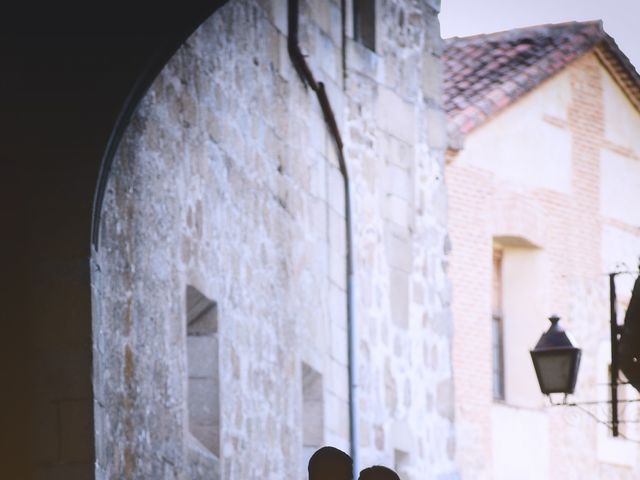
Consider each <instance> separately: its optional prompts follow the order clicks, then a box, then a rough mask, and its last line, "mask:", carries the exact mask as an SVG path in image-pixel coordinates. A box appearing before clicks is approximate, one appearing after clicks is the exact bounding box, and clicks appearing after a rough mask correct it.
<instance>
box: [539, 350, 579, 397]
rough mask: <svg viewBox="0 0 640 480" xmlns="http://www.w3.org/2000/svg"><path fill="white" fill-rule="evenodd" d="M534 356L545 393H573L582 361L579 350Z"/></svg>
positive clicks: (541, 388) (547, 352) (558, 351)
mask: <svg viewBox="0 0 640 480" xmlns="http://www.w3.org/2000/svg"><path fill="white" fill-rule="evenodd" d="M532 356H533V360H534V364H535V367H536V373H537V375H538V381H539V382H540V390H542V392H543V393H545V394H549V393H573V390H574V388H575V383H576V376H577V373H578V368H577V367H578V362H579V361H580V351H579V350H578V349H573V348H572V349H558V350H556V351H549V350H547V351H545V352H537V354H535V353H534V354H533V355H532Z"/></svg>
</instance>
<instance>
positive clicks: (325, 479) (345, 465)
mask: <svg viewBox="0 0 640 480" xmlns="http://www.w3.org/2000/svg"><path fill="white" fill-rule="evenodd" d="M381 478H382V477H381ZM309 480H353V461H352V460H351V457H350V456H349V455H347V454H346V453H344V452H343V451H342V450H339V449H337V448H335V447H322V448H321V449H319V450H318V451H316V452H315V453H314V454H313V455H311V458H310V459H309Z"/></svg>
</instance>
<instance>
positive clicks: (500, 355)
mask: <svg viewBox="0 0 640 480" xmlns="http://www.w3.org/2000/svg"><path fill="white" fill-rule="evenodd" d="M491 303H492V310H493V315H492V318H491V356H492V367H493V368H492V376H493V399H494V400H504V399H505V385H504V383H505V382H504V325H503V321H502V317H503V314H502V252H501V251H500V250H494V251H493V292H492V302H491Z"/></svg>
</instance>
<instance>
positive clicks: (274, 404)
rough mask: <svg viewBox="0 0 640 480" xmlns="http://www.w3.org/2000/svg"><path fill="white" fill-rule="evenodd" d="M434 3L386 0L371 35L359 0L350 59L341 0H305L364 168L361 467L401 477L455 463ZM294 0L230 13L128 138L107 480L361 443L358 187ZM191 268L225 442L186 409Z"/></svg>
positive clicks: (104, 346)
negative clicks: (202, 437) (305, 76)
mask: <svg viewBox="0 0 640 480" xmlns="http://www.w3.org/2000/svg"><path fill="white" fill-rule="evenodd" d="M432 3H433V2H427V1H422V2H409V1H387V0H383V1H380V2H378V4H377V6H378V14H377V18H378V20H377V46H376V51H375V52H373V51H369V50H367V49H365V47H363V46H362V45H360V44H358V43H357V42H355V41H353V40H352V31H351V27H350V25H351V24H352V21H351V2H347V7H348V8H347V12H348V13H349V18H347V22H346V25H347V26H348V29H347V32H346V33H347V43H346V46H345V47H346V48H345V51H346V71H344V70H343V62H342V55H341V53H342V32H341V16H340V4H339V2H337V1H326V2H315V1H308V2H302V4H301V20H300V43H301V48H302V50H303V52H304V53H305V54H306V55H307V60H308V62H309V63H310V65H311V68H312V70H313V71H314V74H315V75H316V77H317V78H318V79H319V80H321V81H323V82H324V83H325V85H326V88H327V91H328V94H329V98H330V100H331V103H332V105H333V109H334V111H335V112H336V116H337V121H338V125H339V127H340V129H341V132H342V135H343V137H344V140H345V152H346V157H347V163H348V168H349V172H350V175H351V182H352V192H353V193H352V195H353V198H352V201H353V205H354V210H353V218H354V234H355V238H354V245H355V270H356V286H357V289H356V312H357V313H356V318H357V325H358V329H359V332H360V334H359V338H360V342H359V364H358V372H359V377H360V385H359V390H358V399H357V401H358V404H359V406H360V412H361V414H360V418H359V421H358V424H359V427H360V434H361V445H360V450H361V453H362V466H364V465H367V464H371V463H383V464H387V465H390V466H392V467H396V468H398V469H400V470H401V471H402V478H403V479H405V480H408V479H416V480H417V479H429V478H452V477H454V476H455V468H454V465H453V455H454V448H455V442H454V437H453V392H452V388H453V385H452V381H451V361H450V339H451V334H452V331H451V319H450V311H449V285H448V281H447V279H446V261H445V254H446V250H447V248H448V247H447V245H448V240H447V235H446V192H445V189H444V182H443V168H444V165H443V156H444V147H445V145H444V131H445V129H444V118H443V115H442V112H441V109H440V67H439V55H440V52H441V40H440V36H439V28H438V20H437V8H438V7H439V5H437V4H432ZM286 8H287V7H286V1H284V0H274V1H257V0H256V1H251V0H239V1H230V2H229V3H228V4H226V5H225V6H224V7H223V8H222V9H221V10H219V11H218V12H216V13H215V14H214V15H213V16H212V17H211V18H210V19H208V20H207V21H206V22H205V23H204V24H203V25H202V26H201V27H200V28H199V29H198V30H197V31H196V33H195V34H194V35H193V36H192V37H191V38H190V39H189V40H188V41H187V43H186V44H185V45H184V46H183V47H182V48H181V49H180V50H179V51H178V53H177V54H176V55H175V56H174V58H173V59H172V60H171V61H170V62H169V63H168V64H167V66H166V67H165V68H164V70H163V71H162V73H161V74H160V76H159V77H158V78H157V79H156V81H155V82H154V84H153V86H152V88H151V89H150V91H149V92H148V94H147V95H146V97H145V98H144V100H143V102H142V104H141V106H140V108H139V110H138V112H137V113H136V115H135V117H134V119H133V121H132V123H131V125H130V126H129V128H128V130H127V133H126V135H125V138H124V140H123V142H122V144H121V145H120V147H119V151H118V154H117V157H116V161H115V163H114V167H113V171H112V174H111V178H110V179H109V184H108V189H107V193H106V196H105V202H104V207H103V209H104V210H103V214H102V215H103V216H102V224H101V231H100V247H99V250H98V251H97V252H94V255H93V259H92V290H93V318H94V321H93V332H94V379H93V381H94V390H95V419H96V420H95V423H96V457H97V462H96V469H97V478H99V479H106V478H166V479H174V478H175V479H177V478H229V479H236V478H237V479H249V478H274V479H275V478H300V477H301V476H304V471H305V468H306V464H305V461H306V460H305V453H306V454H308V451H309V447H314V445H304V443H305V442H307V443H308V442H311V443H314V442H316V443H320V442H322V443H324V444H332V445H335V446H338V447H340V448H343V449H344V450H347V451H348V449H349V441H348V425H349V423H348V420H349V416H348V380H347V378H348V376H347V375H348V371H347V329H346V281H345V221H344V192H343V186H342V178H341V176H340V173H339V170H338V165H337V161H336V154H335V147H334V144H333V141H332V139H331V137H330V136H329V134H328V133H327V129H326V126H325V123H324V121H323V117H322V113H321V110H320V108H319V106H318V104H317V100H316V98H315V95H313V93H312V92H311V91H310V90H308V89H306V88H305V87H304V86H303V84H302V82H301V81H300V79H299V78H298V76H297V75H296V73H295V71H294V69H293V67H292V64H291V62H290V59H289V56H288V54H287V37H286V31H287V15H286V13H287V11H286ZM187 286H192V287H194V288H195V289H197V291H198V292H200V293H201V294H202V295H203V296H204V297H205V298H206V299H209V300H210V301H212V302H214V303H215V308H216V322H217V323H216V330H215V335H216V339H215V342H216V343H217V353H215V348H211V355H217V362H218V363H219V372H218V374H219V379H218V380H217V381H218V382H219V385H220V387H219V392H218V395H219V407H215V402H212V404H211V406H210V408H219V412H218V413H219V424H220V432H219V435H220V440H219V453H218V454H216V453H217V452H213V451H212V449H208V448H206V447H205V446H204V445H203V444H202V442H199V441H198V440H197V439H196V437H198V435H194V434H192V432H191V431H190V426H189V425H190V424H189V415H190V413H192V412H189V411H188V407H187V405H191V403H190V402H191V398H192V392H191V391H189V385H190V382H189V378H193V375H194V374H193V373H190V372H192V368H191V365H192V364H193V361H194V360H193V359H192V356H190V357H189V360H187V349H188V348H187V344H188V342H187V326H186V322H187V320H186V318H187V313H186V291H187ZM189 338H191V334H189ZM188 361H189V362H191V363H189V364H188ZM203 361H204V360H203ZM309 372H311V373H309ZM303 374H304V378H305V383H304V385H303ZM308 378H313V381H312V382H311V381H309V382H310V384H311V386H309V382H307V379H308ZM307 392H313V393H312V394H310V393H307ZM318 392H320V393H318ZM309 395H311V397H309ZM303 397H304V398H303ZM205 403H206V401H205ZM318 403H320V404H321V411H322V413H323V416H322V425H321V428H320V434H318V425H317V421H318V419H317V415H316V414H317V412H318V408H319V407H318ZM206 408H209V407H206ZM303 431H304V432H305V433H304V435H303ZM309 432H311V433H309ZM309 439H310V440H309ZM303 446H304V447H305V448H303ZM318 446H319V445H318Z"/></svg>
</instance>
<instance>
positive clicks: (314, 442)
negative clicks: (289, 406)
mask: <svg viewBox="0 0 640 480" xmlns="http://www.w3.org/2000/svg"><path fill="white" fill-rule="evenodd" d="M322 399H323V389H322V375H320V373H318V372H317V371H316V370H314V369H313V368H311V367H310V366H309V365H307V364H306V363H302V451H303V458H302V464H303V465H304V466H305V467H306V465H307V464H308V463H309V459H310V458H311V455H313V453H314V452H315V451H316V450H317V449H318V448H320V447H321V446H322V445H323V444H324V402H323V400H322Z"/></svg>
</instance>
